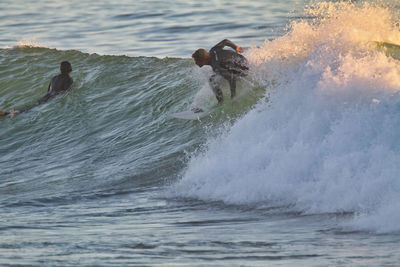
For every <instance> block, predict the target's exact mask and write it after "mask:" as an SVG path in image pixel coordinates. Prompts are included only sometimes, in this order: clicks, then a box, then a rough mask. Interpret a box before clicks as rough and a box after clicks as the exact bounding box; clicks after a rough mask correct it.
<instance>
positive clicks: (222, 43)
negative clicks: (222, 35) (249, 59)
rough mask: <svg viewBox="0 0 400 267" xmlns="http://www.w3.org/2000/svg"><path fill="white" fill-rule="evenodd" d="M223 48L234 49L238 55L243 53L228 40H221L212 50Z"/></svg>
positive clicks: (241, 49)
mask: <svg viewBox="0 0 400 267" xmlns="http://www.w3.org/2000/svg"><path fill="white" fill-rule="evenodd" d="M225 46H229V47H230V48H232V49H234V50H235V51H236V52H238V53H242V52H243V48H242V47H241V46H238V45H235V44H234V43H233V42H232V41H230V40H228V39H224V40H222V41H221V42H219V43H218V44H216V45H215V46H214V47H213V48H212V49H214V48H221V49H222V48H224V47H225Z"/></svg>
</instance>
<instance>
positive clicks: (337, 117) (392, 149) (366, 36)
mask: <svg viewBox="0 0 400 267" xmlns="http://www.w3.org/2000/svg"><path fill="white" fill-rule="evenodd" d="M305 12H306V13H307V14H309V15H310V16H312V17H313V18H314V19H312V20H309V21H305V20H302V21H296V22H293V23H292V24H291V25H290V30H289V31H288V33H287V34H286V35H284V36H282V37H281V38H277V39H275V40H273V41H271V42H270V41H267V42H265V43H264V45H262V46H261V47H259V48H256V47H254V48H252V49H251V51H249V52H248V54H247V56H248V58H249V59H250V61H251V62H252V64H253V77H254V79H257V80H258V81H259V82H261V83H262V82H264V84H265V85H268V87H267V86H266V92H267V94H268V95H269V101H268V102H260V103H259V105H258V106H257V107H256V108H255V109H254V110H252V111H250V112H249V113H248V114H247V115H246V116H244V117H243V118H242V119H241V120H239V121H238V122H237V123H236V124H234V125H233V126H232V127H231V128H229V129H227V131H226V133H225V134H222V135H220V136H219V137H217V138H210V139H209V140H208V143H207V145H206V147H207V149H206V151H205V152H203V153H200V154H197V155H196V156H194V157H192V158H191V160H190V161H189V163H188V166H187V169H186V170H185V172H184V173H183V176H182V179H181V180H180V181H179V182H178V183H177V184H176V185H175V190H176V192H179V193H178V195H180V196H184V197H195V198H200V199H206V200H219V201H224V202H226V203H233V204H248V205H269V206H282V205H286V206H287V207H290V210H295V211H299V212H303V213H306V214H311V213H331V212H334V213H336V212H352V213H354V214H355V215H356V216H355V218H354V220H353V222H352V224H350V225H351V226H352V228H356V229H361V230H374V231H377V232H388V231H389V232H390V231H399V230H400V227H399V225H400V221H399V219H400V217H399V216H397V215H395V212H396V210H398V204H397V203H398V202H399V201H400V179H399V173H400V141H399V139H398V138H397V137H398V134H399V133H400V120H399V111H400V94H399V90H400V63H399V62H398V61H396V60H394V59H393V58H390V57H386V56H385V54H384V53H382V52H380V51H377V50H376V49H375V48H376V46H374V42H375V41H382V40H386V41H392V42H398V41H399V40H400V39H399V38H400V37H399V32H398V27H396V23H397V22H398V18H397V17H396V16H394V15H393V14H392V13H391V12H390V10H389V9H388V8H385V7H380V6H377V5H374V4H369V3H361V4H352V3H349V2H345V3H320V4H316V5H314V6H310V7H308V8H307V9H306V10H305ZM271 80H272V81H273V83H271Z"/></svg>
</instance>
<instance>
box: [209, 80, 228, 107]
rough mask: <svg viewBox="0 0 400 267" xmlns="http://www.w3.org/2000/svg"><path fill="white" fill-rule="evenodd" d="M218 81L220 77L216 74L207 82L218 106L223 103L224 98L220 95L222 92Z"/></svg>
mask: <svg viewBox="0 0 400 267" xmlns="http://www.w3.org/2000/svg"><path fill="white" fill-rule="evenodd" d="M220 80H221V77H220V76H219V75H216V74H214V75H212V76H211V77H210V79H209V80H208V81H209V83H210V87H211V89H212V90H213V92H214V94H215V97H216V98H217V100H218V104H219V103H222V101H224V96H223V95H222V90H221V88H220Z"/></svg>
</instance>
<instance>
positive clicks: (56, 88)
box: [0, 61, 73, 117]
mask: <svg viewBox="0 0 400 267" xmlns="http://www.w3.org/2000/svg"><path fill="white" fill-rule="evenodd" d="M60 71H61V73H60V74H58V75H56V76H54V77H53V78H52V79H51V81H50V83H49V87H48V88H47V94H46V95H45V96H43V97H42V98H40V99H39V100H38V101H37V103H36V104H35V105H33V106H31V107H28V108H25V109H22V110H13V109H12V110H10V111H9V112H6V111H3V110H1V109H0V116H5V115H8V114H10V115H11V117H14V115H15V114H18V113H22V112H25V111H28V110H30V109H32V108H33V107H36V106H37V105H40V104H43V103H46V102H47V101H48V100H49V99H51V98H53V97H54V96H56V95H58V94H60V93H63V92H65V91H67V90H69V89H70V88H71V85H72V83H73V80H72V78H71V77H70V76H69V75H70V73H71V71H72V66H71V63H69V62H68V61H63V62H61V64H60Z"/></svg>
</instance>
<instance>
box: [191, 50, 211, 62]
mask: <svg viewBox="0 0 400 267" xmlns="http://www.w3.org/2000/svg"><path fill="white" fill-rule="evenodd" d="M207 53H208V52H207V50H205V49H203V48H200V49H197V50H196V51H195V52H194V53H193V54H192V58H194V59H196V60H202V59H204V58H205V57H206V55H207Z"/></svg>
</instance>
